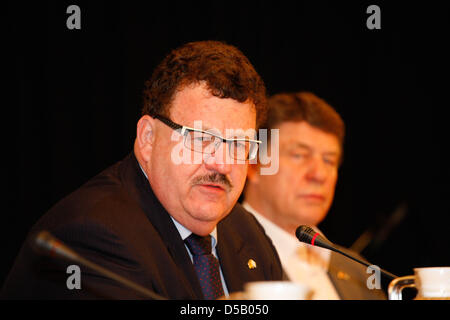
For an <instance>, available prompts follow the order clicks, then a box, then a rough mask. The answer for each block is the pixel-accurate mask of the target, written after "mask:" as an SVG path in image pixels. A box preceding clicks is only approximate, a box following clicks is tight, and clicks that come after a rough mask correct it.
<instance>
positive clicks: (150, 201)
mask: <svg viewBox="0 0 450 320" xmlns="http://www.w3.org/2000/svg"><path fill="white" fill-rule="evenodd" d="M123 164H124V170H123V175H122V178H123V180H124V182H125V183H126V185H127V189H128V190H129V192H130V194H131V195H132V196H133V197H134V198H135V199H136V200H137V201H138V203H139V204H140V207H141V208H142V209H143V210H144V212H145V214H146V216H147V218H148V219H149V221H150V222H151V224H152V225H153V226H154V228H155V229H156V230H157V231H158V233H159V236H160V237H161V239H162V240H163V242H164V243H165V244H166V247H167V251H168V254H170V256H171V257H172V259H173V261H174V263H175V265H176V266H177V269H178V275H174V277H173V278H171V279H165V280H163V282H165V283H173V282H174V281H177V280H178V284H177V286H176V290H175V291H178V292H179V291H180V288H181V287H184V288H185V290H186V291H187V293H188V295H189V296H190V297H191V298H193V299H201V298H202V297H203V294H202V291H201V287H200V283H199V281H198V279H197V275H196V273H195V270H194V267H193V264H192V261H191V259H190V258H189V255H188V253H187V251H186V247H185V245H184V242H183V240H182V239H181V236H180V234H179V232H178V230H177V229H176V227H175V225H174V223H173V221H172V219H171V217H170V215H169V213H168V212H167V211H166V210H165V208H164V207H163V206H162V204H161V203H160V202H159V200H158V199H157V198H156V195H155V194H154V193H153V190H152V189H151V187H150V184H149V181H148V180H147V178H146V177H145V175H144V174H143V172H142V170H141V168H140V167H139V163H138V161H137V159H136V158H135V156H134V154H133V153H131V155H129V156H128V157H127V158H126V159H125V160H124V163H123ZM163 267H164V266H163Z"/></svg>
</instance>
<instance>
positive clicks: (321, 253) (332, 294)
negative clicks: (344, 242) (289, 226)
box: [243, 202, 339, 300]
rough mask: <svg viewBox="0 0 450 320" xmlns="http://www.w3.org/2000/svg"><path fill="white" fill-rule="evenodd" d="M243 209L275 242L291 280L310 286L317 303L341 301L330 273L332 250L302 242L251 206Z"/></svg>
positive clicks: (245, 206) (245, 204) (244, 204)
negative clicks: (318, 301) (250, 214)
mask: <svg viewBox="0 0 450 320" xmlns="http://www.w3.org/2000/svg"><path fill="white" fill-rule="evenodd" d="M243 206H244V208H245V209H246V210H247V211H249V212H250V213H252V214H253V215H254V216H255V218H256V219H257V220H258V222H259V223H260V224H261V225H262V226H263V228H264V230H265V231H266V234H267V235H268V236H269V237H270V238H271V239H272V242H273V245H274V246H275V248H276V249H277V251H278V255H279V256H280V260H281V265H282V266H283V269H284V271H285V272H286V274H287V276H288V277H289V279H290V280H292V281H294V282H298V283H301V284H305V285H307V286H309V287H310V288H311V290H312V296H311V299H313V300H339V295H338V293H337V291H336V289H335V288H334V285H333V283H332V282H331V280H330V277H329V276H328V273H327V271H328V266H329V263H330V254H331V252H330V251H329V250H327V249H323V248H319V247H313V246H310V245H307V244H305V243H302V242H299V241H298V239H297V238H296V237H295V236H294V235H291V234H289V233H288V232H287V231H285V230H284V229H282V228H280V227H279V226H277V225H276V224H275V223H273V222H272V221H270V220H268V219H267V218H265V217H264V216H263V215H261V214H260V213H258V212H256V211H255V210H254V209H253V208H252V207H251V206H250V205H249V204H248V203H246V202H244V203H243Z"/></svg>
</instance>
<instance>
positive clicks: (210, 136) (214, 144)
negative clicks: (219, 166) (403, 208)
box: [152, 114, 262, 161]
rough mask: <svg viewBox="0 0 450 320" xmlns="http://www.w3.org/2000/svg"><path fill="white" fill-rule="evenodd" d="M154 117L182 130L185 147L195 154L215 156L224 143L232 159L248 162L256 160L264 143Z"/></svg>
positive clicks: (159, 116)
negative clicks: (229, 136)
mask: <svg viewBox="0 0 450 320" xmlns="http://www.w3.org/2000/svg"><path fill="white" fill-rule="evenodd" d="M152 117H153V118H155V119H158V120H160V121H161V122H163V123H164V124H166V125H167V126H169V127H170V128H172V129H174V130H181V132H180V134H181V135H182V136H184V146H185V147H186V148H188V149H190V150H192V151H194V152H200V153H204V154H213V153H215V152H216V150H217V149H218V148H219V147H220V145H221V144H222V143H223V142H226V143H227V145H228V151H229V154H230V157H231V158H233V159H235V160H241V161H247V160H252V159H255V158H256V154H257V152H258V145H259V144H260V143H261V142H262V141H260V140H251V139H245V138H236V139H229V138H224V137H222V136H220V135H218V134H216V133H214V132H208V131H203V130H199V129H195V128H190V127H186V126H182V125H179V124H177V123H175V122H173V121H172V120H170V119H168V118H166V117H163V116H161V115H158V114H157V115H154V116H152Z"/></svg>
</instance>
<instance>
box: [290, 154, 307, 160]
mask: <svg viewBox="0 0 450 320" xmlns="http://www.w3.org/2000/svg"><path fill="white" fill-rule="evenodd" d="M291 157H292V158H294V159H301V158H303V157H305V155H304V154H301V153H291Z"/></svg>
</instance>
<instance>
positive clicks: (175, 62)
mask: <svg viewBox="0 0 450 320" xmlns="http://www.w3.org/2000/svg"><path fill="white" fill-rule="evenodd" d="M200 81H205V82H206V83H207V85H208V88H209V90H210V92H211V94H212V95H214V96H216V97H219V98H232V99H234V100H237V101H239V102H245V101H247V100H250V101H251V102H252V103H253V104H254V105H255V108H256V124H257V127H258V126H259V125H260V124H261V123H262V122H263V121H264V120H265V117H266V113H267V105H266V88H265V86H264V82H263V80H262V79H261V77H260V76H259V75H258V73H257V72H256V71H255V69H254V68H253V66H252V64H251V63H250V61H249V60H248V59H247V57H246V56H245V55H244V54H243V53H242V52H241V51H240V50H239V49H237V48H236V47H234V46H231V45H228V44H225V43H223V42H219V41H199V42H190V43H187V44H185V45H183V46H181V47H179V48H177V49H175V50H172V52H171V53H170V54H169V55H167V56H166V57H165V58H164V60H163V61H162V62H161V63H160V64H159V65H158V66H157V67H156V69H155V70H154V72H153V74H152V77H151V78H150V80H147V81H146V82H145V88H144V91H143V108H142V114H143V115H146V114H147V115H150V116H154V115H157V114H160V115H163V116H166V117H169V116H170V106H171V102H172V100H173V99H174V97H175V93H176V92H177V91H178V90H182V89H183V88H184V87H185V86H187V85H190V84H193V83H198V82H200Z"/></svg>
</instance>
